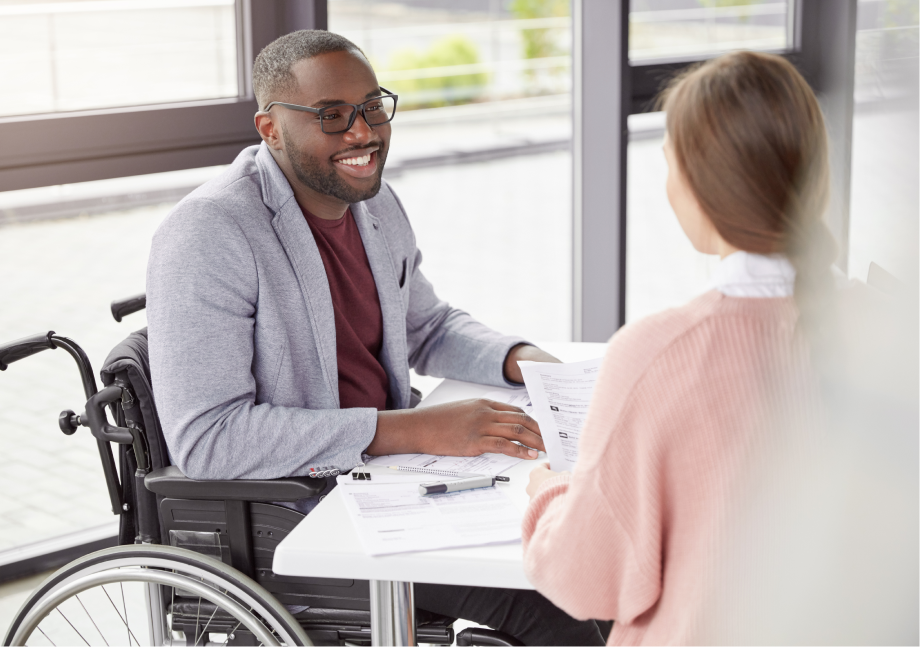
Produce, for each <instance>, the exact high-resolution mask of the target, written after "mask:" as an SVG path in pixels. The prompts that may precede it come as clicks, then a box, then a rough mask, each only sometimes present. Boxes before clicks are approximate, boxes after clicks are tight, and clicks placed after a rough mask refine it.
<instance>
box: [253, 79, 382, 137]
mask: <svg viewBox="0 0 920 647" xmlns="http://www.w3.org/2000/svg"><path fill="white" fill-rule="evenodd" d="M380 89H381V91H383V92H386V94H385V95H384V94H381V95H380V96H377V97H372V98H370V99H368V100H367V101H365V102H364V103H358V104H355V103H337V104H335V105H333V106H325V107H324V108H309V107H307V106H299V105H297V104H296V103H284V102H282V101H272V102H271V103H270V104H268V105H267V106H265V110H263V112H268V111H269V110H271V109H272V106H283V107H285V108H290V109H291V110H300V111H301V112H311V113H313V114H315V115H319V118H320V119H319V125H320V128H322V131H323V133H325V134H326V135H341V134H342V133H347V132H348V131H349V130H351V127H352V126H354V125H355V119H357V117H358V113H359V112H360V113H361V116H362V117H364V123H366V124H367V125H368V126H370V127H371V128H373V127H374V126H382V125H383V124H388V123H390V122H391V121H393V117H395V116H396V105H397V104H398V103H399V95H398V94H393V93H392V92H390V91H389V90H387V89H386V88H380ZM385 96H386V97H393V114H392V115H391V116H390V118H389V119H387V120H386V121H382V122H380V123H379V124H372V123H371V122H369V121H368V120H367V115H366V114H365V113H364V107H365V106H366V105H367V104H369V103H370V102H371V101H376V100H377V99H381V98H383V97H385ZM342 106H351V107H352V108H354V111H353V112H352V113H351V117H350V118H349V120H348V126H346V127H345V128H343V129H342V130H337V131H335V132H334V133H327V132H326V125H325V122H324V121H323V113H324V112H326V111H327V110H332V109H334V108H341V107H342Z"/></svg>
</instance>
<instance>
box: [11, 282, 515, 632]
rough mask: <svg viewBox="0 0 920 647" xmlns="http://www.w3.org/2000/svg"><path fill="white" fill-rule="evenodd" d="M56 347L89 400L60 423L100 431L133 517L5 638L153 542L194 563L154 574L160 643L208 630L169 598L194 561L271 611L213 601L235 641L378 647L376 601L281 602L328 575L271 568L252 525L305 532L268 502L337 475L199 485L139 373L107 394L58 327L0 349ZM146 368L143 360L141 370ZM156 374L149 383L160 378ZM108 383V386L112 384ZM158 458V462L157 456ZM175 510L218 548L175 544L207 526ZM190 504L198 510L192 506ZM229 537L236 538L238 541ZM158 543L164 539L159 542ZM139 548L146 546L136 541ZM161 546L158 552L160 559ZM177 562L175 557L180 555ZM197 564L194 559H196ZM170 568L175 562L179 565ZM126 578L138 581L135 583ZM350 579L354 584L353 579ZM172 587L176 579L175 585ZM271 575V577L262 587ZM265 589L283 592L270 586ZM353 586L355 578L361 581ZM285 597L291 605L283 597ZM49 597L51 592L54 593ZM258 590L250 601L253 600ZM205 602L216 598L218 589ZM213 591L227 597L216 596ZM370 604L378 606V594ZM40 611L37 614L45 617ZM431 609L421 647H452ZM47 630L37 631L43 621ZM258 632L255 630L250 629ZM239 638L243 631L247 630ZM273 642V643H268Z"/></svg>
mask: <svg viewBox="0 0 920 647" xmlns="http://www.w3.org/2000/svg"><path fill="white" fill-rule="evenodd" d="M145 307H146V296H145V295H144V294H140V295H135V296H132V297H129V298H127V299H121V300H118V301H114V302H112V304H111V312H112V316H113V317H114V318H115V320H116V321H119V322H120V321H121V320H122V318H123V317H125V316H127V315H129V314H132V313H134V312H138V311H140V310H142V309H144V308H145ZM141 333H143V338H144V344H145V343H146V334H145V331H138V332H137V333H132V335H131V336H129V337H128V339H127V340H125V341H126V342H127V341H129V340H131V339H132V337H134V336H136V335H140V334H141ZM124 343H125V342H123V344H124ZM55 348H63V349H64V350H65V351H66V352H67V353H68V354H69V355H70V356H71V357H72V358H73V359H74V361H75V363H76V364H77V367H78V370H79V372H80V377H81V380H82V383H83V390H84V394H85V397H86V407H85V410H84V412H83V413H81V414H76V413H74V412H73V411H71V410H65V411H63V412H61V414H60V416H59V418H58V425H59V427H60V429H61V431H62V432H63V433H64V434H66V435H72V434H74V433H75V432H76V431H77V429H78V428H79V427H81V426H82V427H88V428H89V429H90V432H91V433H92V435H93V437H94V438H95V439H96V444H97V448H98V451H99V457H100V460H101V463H102V469H103V474H104V477H105V483H106V490H107V492H108V495H109V499H110V503H111V506H112V512H113V514H116V515H119V516H120V517H121V529H120V532H119V544H120V546H118V547H116V548H113V549H106V550H104V551H98V552H97V553H94V554H93V555H90V556H87V557H84V558H81V559H78V560H75V561H74V562H71V563H70V564H68V565H65V566H64V567H63V568H62V569H60V570H59V571H58V572H57V573H55V574H54V575H52V576H51V577H50V578H49V579H48V580H46V582H45V583H43V585H42V586H41V587H39V590H38V591H37V592H36V593H35V594H34V595H33V597H32V598H30V600H29V601H27V603H26V604H25V605H24V606H23V610H22V611H21V612H20V615H19V616H18V617H17V620H16V621H15V622H14V625H13V626H12V627H11V629H10V631H9V632H8V634H7V636H6V641H5V642H4V644H11V643H10V641H12V640H13V639H14V638H16V637H18V636H19V635H21V634H22V633H23V627H24V626H25V625H27V624H28V623H29V622H33V621H35V618H34V617H31V616H29V614H28V613H26V611H27V610H28V609H29V603H30V602H33V600H36V604H37V605H38V607H40V608H42V605H43V604H44V605H45V606H48V605H51V606H53V605H52V604H51V602H48V599H51V600H52V602H53V601H54V600H55V599H57V598H55V597H54V596H58V597H60V596H61V595H63V593H62V590H64V589H67V586H69V587H70V588H71V589H75V588H79V586H78V584H79V583H74V580H75V578H76V575H75V574H74V569H75V568H84V567H82V566H81V564H84V563H85V562H86V560H91V559H92V558H93V557H94V556H100V555H101V557H100V558H98V559H101V560H103V561H104V560H105V559H115V558H117V557H118V556H119V555H118V554H119V553H121V554H122V555H125V554H128V553H130V552H131V549H132V548H133V547H136V546H137V545H140V546H148V547H151V548H149V549H148V551H147V553H143V552H141V553H139V554H140V555H143V556H145V559H147V560H148V561H149V560H154V561H153V562H151V563H156V564H160V566H159V567H158V568H167V567H164V566H163V564H166V563H173V564H182V563H184V564H185V566H182V567H180V568H178V569H172V570H173V572H174V573H176V574H177V575H176V577H174V578H173V580H170V578H169V576H168V574H164V575H162V576H160V575H156V576H155V577H153V576H151V577H148V578H147V580H146V581H147V587H148V588H147V604H148V607H149V608H148V613H149V614H150V618H151V622H150V625H149V626H150V628H151V636H150V640H151V642H153V643H154V644H172V639H171V636H172V633H171V631H172V630H173V629H175V626H176V623H177V622H180V621H181V622H184V623H185V624H182V625H181V628H182V630H183V631H184V632H185V635H186V641H189V640H191V638H189V637H188V634H189V632H190V631H191V632H192V633H193V635H194V637H195V642H194V644H196V645H197V644H198V641H199V639H200V638H201V636H202V635H203V632H202V630H201V626H200V622H199V619H198V618H196V619H195V622H194V623H191V621H190V620H189V619H188V614H185V615H183V612H182V610H181V609H182V607H181V604H182V602H181V601H180V603H178V606H177V603H176V601H175V599H173V601H172V604H171V606H169V608H168V609H167V605H166V601H165V595H166V591H167V590H171V591H172V592H173V598H175V591H176V590H177V587H178V588H182V590H183V591H192V592H193V593H194V592H195V590H196V586H195V582H192V581H191V580H188V579H186V581H185V583H184V584H182V582H180V580H179V579H176V578H177V577H180V576H181V575H182V573H181V568H185V569H186V570H188V569H189V568H191V569H192V570H193V571H194V572H195V573H197V575H196V576H195V577H198V578H199V580H201V579H202V577H204V580H202V581H205V580H208V577H210V578H211V579H212V580H213V581H212V582H210V585H211V588H212V589H214V588H217V589H219V590H234V591H237V593H238V594H239V592H240V591H242V594H241V595H242V599H243V602H244V605H245V604H249V605H250V611H252V609H253V608H258V609H259V610H260V611H259V613H258V614H257V618H256V619H257V620H261V621H263V624H266V625H267V626H268V628H264V627H262V628H260V627H259V626H257V625H256V624H253V622H254V620H253V618H250V617H248V616H246V614H245V613H244V612H243V611H245V610H243V611H239V612H238V613H236V614H235V613H234V609H236V607H234V604H235V603H234V602H233V600H231V601H230V602H229V603H228V602H226V601H223V602H222V603H221V602H215V601H214V600H213V599H211V598H208V600H209V601H210V603H211V604H212V605H216V606H214V611H213V612H212V613H211V617H212V618H214V616H215V614H216V613H217V610H218V609H219V610H220V611H221V612H222V613H221V615H219V616H217V617H218V618H219V620H220V623H219V624H220V626H221V627H225V628H227V629H229V631H228V633H227V634H226V635H227V636H228V638H227V642H229V643H230V644H248V643H249V642H252V640H253V639H255V638H258V639H259V641H260V642H261V643H263V644H271V638H270V636H274V637H275V638H276V639H278V638H281V639H283V641H284V642H286V643H294V644H312V641H311V638H310V637H309V636H308V634H307V633H305V632H309V634H311V635H312V636H313V637H314V638H316V639H320V640H323V641H324V642H332V643H336V642H338V643H342V642H344V641H348V642H349V644H370V641H371V638H372V635H371V628H370V626H369V624H370V623H369V622H362V620H364V619H365V618H367V619H369V617H368V616H367V615H366V614H368V612H367V611H365V610H364V608H363V605H362V604H360V602H363V601H364V600H365V599H366V598H363V597H358V598H356V597H344V598H343V597H341V596H328V595H324V594H322V593H320V594H319V597H330V599H335V600H336V601H337V603H339V604H341V603H344V604H345V605H346V606H348V607H355V606H356V602H358V603H359V604H358V605H357V606H359V608H346V609H334V608H325V607H318V608H316V609H315V610H314V607H310V606H308V607H306V610H304V609H302V610H301V611H300V612H299V613H307V614H308V615H309V614H312V616H313V617H307V618H306V619H304V618H300V619H298V618H296V617H294V616H292V615H291V614H289V613H288V612H287V610H286V609H285V608H284V607H283V606H282V605H281V604H280V602H282V601H284V600H285V598H289V593H288V589H290V588H292V587H298V589H302V588H303V587H304V586H306V585H307V584H309V582H310V581H319V580H317V578H287V577H282V576H276V575H275V574H274V573H273V572H272V571H271V568H270V561H269V562H268V567H267V568H266V567H265V564H264V561H265V560H264V559H263V560H262V561H263V564H261V565H258V564H257V560H256V558H255V555H254V545H253V541H254V539H256V540H258V541H262V536H263V530H256V531H255V533H257V534H254V531H253V526H252V519H253V518H254V517H257V518H260V519H261V517H259V515H262V516H263V517H264V516H265V515H268V518H269V520H268V521H265V520H264V519H261V521H262V523H260V524H258V525H259V527H262V528H270V529H269V530H265V532H266V533H267V537H265V538H264V539H265V540H266V541H269V540H270V541H274V542H275V543H277V541H280V540H279V539H277V538H275V537H273V536H272V535H273V530H271V529H274V532H278V533H279V534H281V533H283V535H286V534H287V532H289V531H290V530H292V529H293V524H296V523H297V521H299V519H300V518H302V515H300V514H299V513H296V512H295V511H293V510H290V511H288V510H287V509H286V508H279V507H278V506H274V505H272V504H265V503H262V502H265V501H273V502H291V501H296V500H299V499H303V498H307V497H311V496H316V495H319V494H321V493H322V492H323V491H324V490H325V489H326V487H327V483H326V480H325V479H323V478H319V479H314V478H306V477H290V478H284V479H276V480H245V481H195V480H192V479H189V478H187V477H185V476H184V475H183V474H182V473H181V472H180V471H179V469H178V468H176V467H174V466H169V465H168V457H166V456H165V442H163V443H162V445H163V446H162V447H151V445H152V444H154V445H156V444H157V443H160V442H161V441H162V433H161V432H160V430H159V422H158V420H157V419H156V412H155V407H154V406H153V401H152V390H151V391H150V392H149V393H145V394H143V397H145V398H147V399H149V406H148V408H151V407H152V408H153V410H152V412H150V411H141V408H142V406H141V405H142V404H143V402H141V401H140V398H139V397H138V394H137V393H135V392H134V390H135V389H137V386H138V385H134V389H132V384H131V380H130V379H127V376H126V373H125V372H124V371H122V372H121V373H118V374H116V375H115V377H114V378H113V379H112V381H111V383H110V384H106V385H104V386H103V388H102V389H101V390H100V389H98V388H97V385H96V380H95V377H94V375H93V371H92V366H91V364H90V361H89V358H88V357H87V355H86V353H85V352H84V351H83V349H82V348H80V346H79V345H78V344H77V343H76V342H75V341H73V340H71V339H69V338H67V337H63V336H60V335H57V334H56V333H55V332H54V331H50V332H48V333H43V334H38V335H33V336H30V337H26V338H23V339H19V340H16V341H13V342H10V343H8V344H4V345H2V346H0V371H3V370H6V368H7V367H8V366H9V364H11V363H13V362H16V361H18V360H20V359H24V358H26V357H29V356H31V355H34V354H36V353H39V352H42V351H44V350H50V349H55ZM119 348H120V347H119ZM144 353H146V349H144ZM110 357H111V355H110ZM144 359H146V357H144ZM109 364H111V362H107V369H108V365H109ZM141 368H142V367H139V370H140V369H141ZM141 376H142V377H144V371H143V370H141ZM110 377H111V376H110ZM146 377H147V378H148V380H149V375H147V376H146ZM103 381H104V382H105V380H103ZM145 387H146V389H149V388H150V385H149V382H148V383H147V384H146V385H145ZM106 408H108V409H109V411H110V413H111V414H112V417H113V418H114V420H115V421H116V424H115V425H112V424H110V423H109V420H108V417H107V415H106ZM145 414H146V415H145ZM151 414H152V416H153V418H154V420H153V421H152V425H151V424H149V423H150V421H149V419H150V416H151ZM145 419H147V420H148V424H143V421H144V420H145ZM149 426H153V427H155V429H146V427H149ZM113 442H114V443H116V444H118V445H119V446H120V448H121V449H120V462H121V480H119V476H118V470H117V469H116V465H115V456H114V455H113V452H112V448H111V443H113ZM152 454H153V456H152ZM152 458H155V459H157V460H156V461H154V460H152ZM155 462H158V463H162V464H163V466H162V467H159V468H156V467H157V466H156V465H155V464H154V463H155ZM155 468H156V469H155ZM131 471H133V472H134V475H133V479H132V478H131V477H130V475H129V473H130V472H131ZM171 506H172V507H171ZM174 507H178V508H183V510H182V512H183V514H181V515H179V517H180V518H181V519H183V520H188V519H192V518H193V517H194V516H195V514H199V513H200V516H201V517H202V518H204V519H207V520H208V521H207V522H206V523H205V524H204V526H202V527H205V526H207V527H208V529H209V530H210V529H213V528H214V526H215V525H218V528H217V530H216V532H213V533H212V532H206V533H199V534H204V535H210V536H212V537H217V539H216V540H215V541H214V542H212V543H211V545H210V546H207V545H198V546H197V547H198V548H199V550H197V551H193V550H187V549H185V548H176V547H173V546H171V544H172V543H173V542H172V539H174V538H176V537H181V536H182V533H183V532H185V533H191V534H192V535H194V534H195V533H196V530H195V529H196V528H198V526H199V525H201V524H197V525H196V523H195V522H190V523H185V525H184V527H180V526H182V524H181V523H180V524H178V525H177V526H176V527H175V528H173V527H171V526H170V524H169V523H168V522H167V518H168V513H170V512H171V511H172V510H173V508H174ZM190 510H191V512H189V511H190ZM221 515H222V517H221ZM293 515H296V516H297V518H296V519H295V518H294V517H293ZM174 516H175V515H174ZM285 517H287V518H285ZM161 531H163V532H166V533H167V534H168V536H169V538H168V539H167V537H163V536H162V534H163V533H162V532H161ZM132 535H133V536H132ZM224 539H226V543H225V542H224ZM164 540H165V541H164ZM158 544H163V545H162V546H157V545H158ZM224 546H226V547H227V548H229V551H228V552H229V555H228V557H229V564H227V563H226V562H225V561H224V554H223V553H224V551H223V547H224ZM270 548H271V550H270V551H268V552H267V553H266V551H265V550H263V551H261V552H263V553H266V554H267V555H268V557H269V558H270V556H271V554H272V553H273V547H270ZM214 549H216V556H218V557H219V558H220V559H219V560H215V559H212V558H210V557H206V556H203V555H202V554H201V552H202V550H203V551H204V552H205V553H206V554H207V552H211V554H215V553H214ZM135 550H139V549H137V548H135ZM150 551H153V554H151V552H150ZM263 557H264V555H263ZM156 560H160V561H156ZM170 560H173V561H172V562H170ZM97 561H98V560H97ZM122 561H124V560H122ZM189 564H192V565H193V566H189ZM142 567H143V568H147V569H148V570H147V571H145V572H148V573H149V572H151V571H150V570H149V569H150V567H149V566H147V567H144V566H143V565H142ZM95 568H96V570H97V571H98V570H99V569H100V568H101V567H99V566H96V567H95ZM195 569H197V570H195ZM167 570H169V569H168V568H167ZM129 571H130V569H127V570H125V571H122V573H124V574H125V575H124V577H125V578H128V576H129V575H130V576H131V577H135V578H137V577H143V572H142V573H141V575H140V576H139V575H137V574H136V573H135V574H133V575H132V574H131V572H129ZM68 573H69V574H70V575H68ZM80 573H81V574H83V571H80ZM202 573H205V574H207V573H211V575H210V576H207V575H205V576H202ZM83 577H84V578H86V579H87V581H89V580H92V581H96V580H104V579H105V578H106V577H108V578H109V579H110V580H111V579H112V577H114V576H113V575H111V574H109V575H108V576H106V575H105V573H99V572H94V573H92V574H83ZM94 578H95V579H94ZM76 579H80V578H76ZM81 581H82V580H81ZM121 581H128V580H127V579H123V580H121ZM345 581H346V580H343V582H345ZM170 582H172V583H171V584H170ZM259 582H261V585H260V583H259ZM336 582H338V581H336ZM305 583H307V584H305ZM263 585H265V586H269V587H270V588H274V589H276V590H274V591H272V590H268V589H266V588H264V587H263ZM353 585H354V583H352V586H353ZM316 586H319V587H322V586H324V584H323V583H322V582H320V583H319V584H317V585H316ZM359 588H360V587H359ZM197 590H198V591H199V598H198V603H197V605H198V611H199V615H200V611H201V605H202V596H201V591H200V585H199V587H198V589H197ZM212 593H213V592H212ZM368 594H369V597H370V596H372V593H371V592H370V590H369V591H368ZM279 595H280V597H281V599H280V600H279V599H278V597H279ZM41 596H45V597H44V598H42V597H41ZM246 596H249V597H248V598H247V597H246ZM204 597H205V598H207V595H205V596H204ZM212 597H215V596H214V595H212ZM237 597H238V598H239V597H240V595H237ZM217 598H219V595H218V596H217V597H215V599H217ZM247 600H248V601H247ZM367 600H368V602H371V600H370V599H369V598H368V599H367ZM287 601H288V602H291V601H292V600H290V599H288V600H287ZM81 604H82V603H81ZM221 604H223V606H221ZM237 606H238V605H237ZM49 608H50V607H49ZM210 608H211V607H210V606H207V605H206V610H207V609H210ZM35 610H36V609H35V608H33V609H32V611H33V612H34V611H35ZM167 611H168V612H169V613H170V614H171V616H170V617H171V618H172V622H173V625H172V626H168V625H167V624H164V623H166V622H167ZM49 612H50V611H49ZM33 615H35V614H34V613H33ZM250 615H251V614H250ZM125 616H127V609H126V610H125ZM228 616H232V619H230V620H228ZM428 616H429V617H428V618H426V619H424V620H427V621H423V622H421V623H419V626H418V627H414V628H413V629H414V631H413V633H412V635H411V636H409V637H408V638H409V642H410V644H414V643H415V641H417V640H418V639H419V638H421V639H422V640H424V641H425V642H431V643H435V644H450V643H451V642H452V641H453V638H454V631H453V627H452V623H453V622H454V619H452V618H447V617H445V616H436V615H434V614H428ZM177 618H178V619H179V620H177ZM233 619H235V620H236V621H237V623H236V626H235V627H232V629H231V628H230V624H232V622H233ZM40 620H41V619H39V620H38V621H40ZM35 625H36V626H37V622H36V623H35ZM209 625H210V620H209ZM251 625H252V626H251ZM215 626H217V625H215ZM243 626H244V628H242V629H241V627H243ZM301 626H303V631H299V630H300V628H301ZM17 629H18V633H17ZM207 630H208V625H206V626H205V628H204V633H206V632H207ZM246 630H249V633H248V634H247V633H246ZM260 632H261V633H260ZM237 633H238V634H239V636H236V634H237ZM100 635H101V632H100ZM81 638H82V635H81ZM266 638H269V639H268V640H266ZM456 638H457V644H458V645H472V644H478V645H517V644H521V643H520V642H519V641H517V640H516V639H514V638H513V637H511V636H508V635H507V634H503V633H502V632H498V631H493V630H486V629H482V628H478V627H473V628H469V629H466V630H464V631H462V632H460V633H459V634H458V635H457V636H456ZM231 639H233V642H231ZM103 640H104V638H103ZM129 640H130V639H129Z"/></svg>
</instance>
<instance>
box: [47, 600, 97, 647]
mask: <svg viewBox="0 0 920 647" xmlns="http://www.w3.org/2000/svg"><path fill="white" fill-rule="evenodd" d="M55 610H56V611H57V612H58V613H60V614H61V617H62V618H64V620H66V621H67V624H69V625H70V628H71V629H73V630H74V631H77V628H76V627H74V626H73V623H72V622H71V621H70V620H67V616H65V615H64V612H63V611H61V607H57V608H56V609H55ZM77 635H78V636H80V640H82V641H83V642H85V643H86V645H87V647H89V641H88V640H86V638H84V637H83V634H81V633H80V632H79V631H77Z"/></svg>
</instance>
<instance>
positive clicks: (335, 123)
mask: <svg viewBox="0 0 920 647" xmlns="http://www.w3.org/2000/svg"><path fill="white" fill-rule="evenodd" d="M380 89H381V90H383V91H384V92H386V94H385V95H383V96H380V97H374V98H373V99H368V100H367V101H365V102H364V103H359V104H354V103H337V104H336V105H334V106H326V107H325V108H308V107H307V106H298V105H297V104H294V103H282V102H281V101H272V102H271V103H270V104H268V105H267V106H265V112H268V111H269V110H271V109H272V106H284V107H285V108H290V109H291V110H300V111H301V112H312V113H313V114H315V115H319V123H320V126H322V129H323V132H324V133H326V134H327V135H336V134H338V133H344V132H345V131H346V130H350V129H351V127H352V126H353V125H354V123H355V117H357V116H358V112H360V113H361V114H362V115H363V116H364V121H365V122H367V125H368V126H381V125H383V124H385V123H389V122H390V121H392V120H393V115H395V114H396V100H397V99H398V98H399V95H398V94H393V93H392V92H390V91H389V90H387V89H385V88H380Z"/></svg>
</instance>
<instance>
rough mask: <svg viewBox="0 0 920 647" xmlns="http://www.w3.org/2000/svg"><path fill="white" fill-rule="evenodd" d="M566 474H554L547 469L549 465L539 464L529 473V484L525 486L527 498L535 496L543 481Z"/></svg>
mask: <svg viewBox="0 0 920 647" xmlns="http://www.w3.org/2000/svg"><path fill="white" fill-rule="evenodd" d="M565 473H566V472H554V471H553V470H551V469H550V468H549V463H540V464H539V465H537V466H536V467H535V468H533V469H532V470H531V471H530V482H529V483H528V484H527V496H529V497H530V498H531V499H532V498H533V497H534V495H536V493H537V490H539V489H540V486H541V485H543V481H548V480H549V479H551V478H553V477H554V476H559V475H560V474H565Z"/></svg>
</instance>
